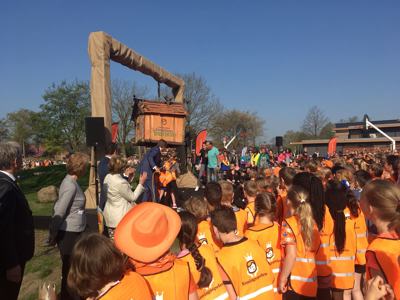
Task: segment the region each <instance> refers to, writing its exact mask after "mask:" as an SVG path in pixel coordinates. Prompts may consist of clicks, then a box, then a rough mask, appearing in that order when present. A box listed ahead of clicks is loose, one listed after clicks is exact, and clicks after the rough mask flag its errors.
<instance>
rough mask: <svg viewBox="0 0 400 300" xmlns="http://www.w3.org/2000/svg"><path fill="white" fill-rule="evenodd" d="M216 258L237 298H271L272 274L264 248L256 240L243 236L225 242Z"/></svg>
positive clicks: (259, 299)
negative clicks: (231, 241) (238, 239)
mask: <svg viewBox="0 0 400 300" xmlns="http://www.w3.org/2000/svg"><path fill="white" fill-rule="evenodd" d="M217 258H218V261H219V262H220V264H221V266H222V268H223V269H224V270H225V273H226V274H227V275H228V276H229V278H230V279H231V282H232V285H233V287H234V289H235V291H236V295H237V296H238V299H255V300H256V299H258V300H261V299H273V297H274V285H273V282H274V275H273V273H272V271H271V267H270V266H269V264H268V262H267V260H266V259H265V251H264V249H263V248H261V247H260V246H259V245H258V243H257V242H256V241H251V240H248V239H247V238H245V237H244V238H242V239H241V240H240V241H237V242H234V243H227V244H225V245H224V246H223V247H222V249H221V250H220V251H219V252H218V253H217Z"/></svg>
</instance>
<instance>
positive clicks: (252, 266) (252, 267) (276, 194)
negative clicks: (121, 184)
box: [68, 154, 400, 300]
mask: <svg viewBox="0 0 400 300" xmlns="http://www.w3.org/2000/svg"><path fill="white" fill-rule="evenodd" d="M169 163H170V164H171V165H173V158H171V159H170V160H169ZM285 165H286V162H284V161H283V162H282V164H281V165H279V166H277V167H275V168H258V169H250V170H249V171H246V173H245V176H246V180H243V181H242V180H240V181H239V182H238V183H237V184H235V182H232V181H231V180H222V181H219V182H210V183H208V184H207V185H206V186H205V189H204V197H194V196H192V197H190V198H189V199H187V200H186V201H185V202H184V205H183V206H184V207H183V211H181V212H179V213H177V212H175V210H173V209H171V208H169V207H168V206H166V205H162V204H157V203H142V204H139V205H136V206H135V207H133V208H132V209H131V210H130V211H129V212H128V213H127V214H126V215H125V217H124V218H123V219H122V220H121V222H120V223H119V224H118V226H117V228H116V230H115V235H114V240H115V244H113V243H112V242H111V241H110V240H107V239H106V238H104V237H102V236H99V235H98V234H91V235H88V236H85V237H84V238H82V239H81V240H80V241H79V242H78V243H77V245H76V246H75V249H74V253H73V255H72V258H71V271H70V274H69V277H68V283H69V286H70V287H71V288H72V289H73V290H75V291H76V292H77V293H78V294H79V295H80V296H81V297H83V298H86V299H102V300H103V299H144V300H146V299H158V300H161V299H167V300H169V299H171V300H172V299H176V300H180V299H191V300H192V299H204V300H208V299H217V300H219V299H335V300H336V299H356V300H359V299H400V266H399V265H400V239H399V234H400V187H399V185H398V184H397V182H398V180H399V174H398V167H399V157H398V156H393V155H389V156H384V155H382V156H380V155H377V156H371V155H365V154H355V155H350V156H342V157H336V158H332V159H330V160H326V159H319V158H316V157H314V159H312V160H304V161H301V160H296V161H292V162H290V163H289V164H288V166H285ZM171 168H172V167H171V166H165V170H164V171H163V172H164V174H163V173H161V175H160V176H164V177H165V179H163V178H162V179H161V182H163V183H164V184H163V185H164V186H165V187H166V188H168V185H170V183H171V182H173V181H174V178H173V177H172V179H168V178H170V177H169V175H168V173H167V172H170V170H171ZM170 191H175V188H171V187H170ZM172 193H173V192H172ZM173 201H174V200H173ZM174 204H175V205H176V203H173V204H172V205H174Z"/></svg>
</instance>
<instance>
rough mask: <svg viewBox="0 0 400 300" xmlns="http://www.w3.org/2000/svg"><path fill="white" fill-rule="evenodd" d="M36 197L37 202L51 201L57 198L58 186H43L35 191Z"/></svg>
mask: <svg viewBox="0 0 400 300" xmlns="http://www.w3.org/2000/svg"><path fill="white" fill-rule="evenodd" d="M37 198H38V202H39V203H53V202H55V201H56V200H57V198H58V188H57V187H55V186H54V185H50V186H47V187H44V188H42V189H40V190H39V191H38V192H37Z"/></svg>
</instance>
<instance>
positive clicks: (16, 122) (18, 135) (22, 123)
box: [5, 109, 37, 156]
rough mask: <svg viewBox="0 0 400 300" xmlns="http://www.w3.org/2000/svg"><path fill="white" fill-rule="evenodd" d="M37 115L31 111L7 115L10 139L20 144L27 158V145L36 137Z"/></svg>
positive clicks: (19, 111)
mask: <svg viewBox="0 0 400 300" xmlns="http://www.w3.org/2000/svg"><path fill="white" fill-rule="evenodd" d="M36 114H37V113H36V112H34V111H32V110H29V109H20V110H17V111H15V112H12V113H8V114H7V118H6V121H5V122H6V123H7V126H8V129H9V132H10V138H11V139H12V140H14V141H16V142H18V143H19V144H20V145H21V147H22V152H23V155H24V156H25V145H26V143H30V142H32V138H33V136H34V135H35V126H34V121H35V115H36Z"/></svg>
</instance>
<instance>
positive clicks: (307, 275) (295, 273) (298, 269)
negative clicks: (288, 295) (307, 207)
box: [281, 216, 320, 297]
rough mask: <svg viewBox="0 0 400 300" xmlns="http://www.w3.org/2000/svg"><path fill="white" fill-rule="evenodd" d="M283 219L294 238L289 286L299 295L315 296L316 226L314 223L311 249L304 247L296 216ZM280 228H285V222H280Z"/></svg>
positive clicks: (318, 244) (318, 241)
mask: <svg viewBox="0 0 400 300" xmlns="http://www.w3.org/2000/svg"><path fill="white" fill-rule="evenodd" d="M285 221H286V223H287V225H288V226H289V227H290V229H291V230H292V232H293V235H294V236H295V238H296V261H295V264H294V266H293V269H292V272H291V273H290V276H289V288H291V289H292V290H293V291H295V292H296V293H297V294H299V295H303V296H307V297H315V296H316V295H317V286H318V283H317V267H316V264H315V255H316V252H317V251H318V248H319V246H320V237H319V232H318V228H317V226H316V225H315V228H314V233H313V243H312V246H311V249H306V246H305V245H304V241H303V238H302V236H301V225H300V222H299V221H298V217H297V216H292V217H290V218H287V219H285ZM281 230H286V228H285V223H283V224H282V229H281ZM284 234H285V233H283V235H284Z"/></svg>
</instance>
